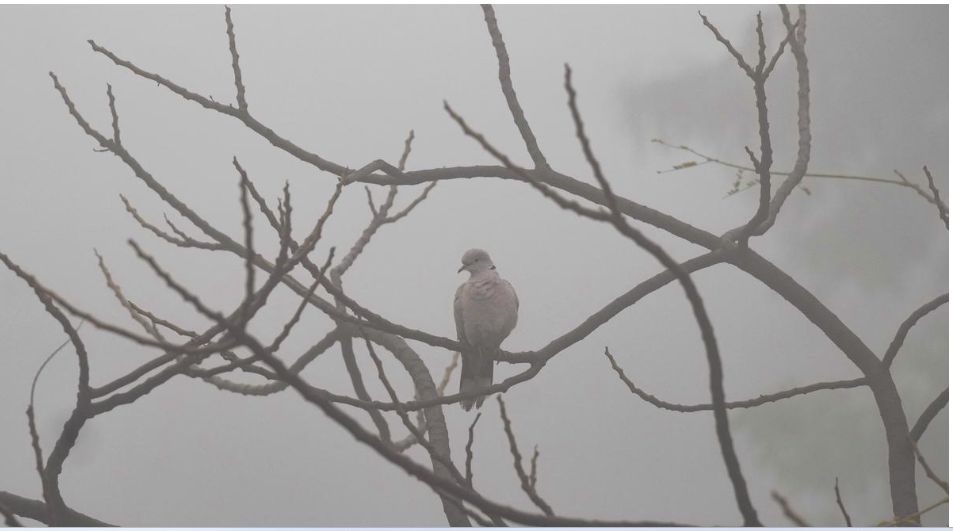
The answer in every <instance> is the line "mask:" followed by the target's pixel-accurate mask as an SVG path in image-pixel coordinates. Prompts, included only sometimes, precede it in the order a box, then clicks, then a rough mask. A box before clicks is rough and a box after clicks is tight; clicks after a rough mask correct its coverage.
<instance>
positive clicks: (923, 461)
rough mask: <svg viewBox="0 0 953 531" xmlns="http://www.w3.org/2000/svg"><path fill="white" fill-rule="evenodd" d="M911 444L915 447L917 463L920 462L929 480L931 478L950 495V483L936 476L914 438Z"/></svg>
mask: <svg viewBox="0 0 953 531" xmlns="http://www.w3.org/2000/svg"><path fill="white" fill-rule="evenodd" d="M910 444H911V445H912V446H913V453H914V455H916V456H917V461H919V462H920V466H922V467H923V472H924V473H925V474H926V475H927V477H928V478H930V481H932V482H934V483H936V484H937V485H938V486H939V487H940V488H941V489H943V492H945V493H947V494H949V493H950V483H949V482H948V481H946V480H944V479H942V478H941V477H940V476H938V475H937V474H936V472H934V471H933V469H932V468H930V465H929V463H927V460H926V459H925V458H924V457H923V454H922V453H920V448H919V447H918V446H917V443H916V441H914V440H913V437H910Z"/></svg>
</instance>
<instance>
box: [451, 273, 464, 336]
mask: <svg viewBox="0 0 953 531" xmlns="http://www.w3.org/2000/svg"><path fill="white" fill-rule="evenodd" d="M465 285H466V283H465V282H464V283H463V284H460V287H459V288H457V294H456V295H454V297H453V318H454V320H455V321H456V323H457V341H459V342H461V343H467V332H466V330H464V326H463V287H464V286H465Z"/></svg>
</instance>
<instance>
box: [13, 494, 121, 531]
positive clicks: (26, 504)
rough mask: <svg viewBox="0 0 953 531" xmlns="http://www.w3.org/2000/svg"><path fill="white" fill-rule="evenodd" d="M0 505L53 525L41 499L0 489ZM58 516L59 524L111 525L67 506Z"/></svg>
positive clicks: (69, 525)
mask: <svg viewBox="0 0 953 531" xmlns="http://www.w3.org/2000/svg"><path fill="white" fill-rule="evenodd" d="M0 505H3V506H4V507H5V508H6V510H7V511H9V512H10V513H12V514H17V515H20V516H22V517H24V518H29V519H31V520H36V521H37V522H40V523H43V524H47V525H53V522H51V521H50V518H49V512H48V511H47V509H46V504H45V503H43V502H41V501H37V500H31V499H29V498H23V497H21V496H17V495H16V494H11V493H9V492H4V491H0ZM59 516H60V520H59V524H60V525H63V526H68V527H113V526H112V524H107V523H106V522H103V521H100V520H97V519H95V518H92V517H90V516H86V515H85V514H82V513H78V512H76V511H74V510H73V509H70V508H69V507H67V508H66V509H65V510H64V511H62V512H61V513H60V515H59Z"/></svg>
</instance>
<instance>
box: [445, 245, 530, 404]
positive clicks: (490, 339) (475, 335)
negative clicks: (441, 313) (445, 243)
mask: <svg viewBox="0 0 953 531" xmlns="http://www.w3.org/2000/svg"><path fill="white" fill-rule="evenodd" d="M461 261H462V262H463V266H462V267H460V269H459V270H458V271H457V273H460V272H463V271H467V272H469V273H470V278H469V279H467V281H466V282H464V283H463V284H460V287H459V288H457V293H456V296H455V297H454V299H453V315H454V318H455V320H456V324H457V340H458V341H459V342H461V343H463V344H464V345H469V346H471V347H473V348H472V349H470V352H461V353H460V355H461V358H462V359H463V369H462V370H461V371H460V392H461V393H466V392H470V391H478V390H481V389H486V388H487V387H489V386H490V385H492V384H493V358H492V354H493V353H494V352H498V351H499V350H500V344H501V343H502V342H503V340H504V339H506V338H507V336H509V335H510V332H512V331H513V328H515V327H516V320H517V314H518V312H519V307H520V301H519V298H517V296H516V291H515V290H514V289H513V286H512V285H511V284H510V283H509V282H507V281H506V280H503V279H502V278H500V275H499V273H497V272H496V266H495V265H494V264H493V260H492V259H491V258H490V255H489V254H488V253H487V252H486V251H484V250H483V249H470V250H469V251H467V252H466V253H464V254H463V258H462V260H461ZM484 398H486V397H482V396H481V397H479V398H470V399H465V400H461V401H460V405H461V406H463V409H465V410H467V411H470V410H471V409H472V408H473V405H474V404H476V407H477V408H479V407H480V406H481V405H482V404H483V399H484Z"/></svg>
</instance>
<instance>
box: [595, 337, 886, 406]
mask: <svg viewBox="0 0 953 531" xmlns="http://www.w3.org/2000/svg"><path fill="white" fill-rule="evenodd" d="M604 354H605V356H606V358H608V359H609V363H610V364H611V365H612V370H614V371H615V372H616V374H618V375H619V379H620V380H622V382H623V383H625V385H626V386H627V387H628V388H629V391H631V392H632V394H634V395H636V396H638V397H639V398H641V399H642V400H644V401H646V402H648V403H649V404H652V405H653V406H655V407H657V408H659V409H667V410H669V411H677V412H679V413H695V412H697V411H711V410H712V409H713V408H714V406H713V405H712V404H692V405H683V404H675V403H672V402H667V401H665V400H661V399H659V398H656V397H655V396H653V395H651V394H649V393H647V392H645V391H643V390H642V389H639V388H638V387H636V385H635V384H634V383H632V380H630V379H629V377H628V376H626V374H625V372H624V371H623V370H622V367H620V366H619V365H618V363H616V360H615V358H614V357H613V356H612V354H611V353H610V352H609V347H606V349H605V351H604ZM865 385H867V378H866V377H860V378H854V379H853V380H837V381H831V382H819V383H815V384H811V385H805V386H802V387H795V388H793V389H788V390H785V391H780V392H777V393H771V394H767V395H761V396H759V397H757V398H751V399H748V400H737V401H734V402H725V408H727V409H746V408H752V407H757V406H760V405H763V404H768V403H771V402H777V401H779V400H784V399H786V398H791V397H795V396H798V395H806V394H808V393H813V392H815V391H828V390H834V389H853V388H854V387H862V386H865Z"/></svg>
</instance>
